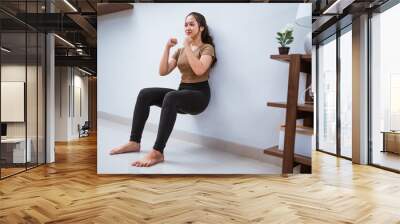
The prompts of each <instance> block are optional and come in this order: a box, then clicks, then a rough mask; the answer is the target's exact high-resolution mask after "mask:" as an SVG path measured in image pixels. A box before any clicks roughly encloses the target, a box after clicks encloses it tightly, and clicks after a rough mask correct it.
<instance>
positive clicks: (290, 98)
mask: <svg viewBox="0 0 400 224" xmlns="http://www.w3.org/2000/svg"><path fill="white" fill-rule="evenodd" d="M271 59H274V60H278V61H281V62H286V63H289V80H288V93H287V101H286V102H268V103H267V106H270V107H277V108H285V109H286V119H285V140H284V148H283V150H280V149H278V146H274V147H271V148H267V149H265V150H264V153H265V154H267V155H272V156H277V157H281V158H283V163H282V173H283V174H288V173H293V167H294V166H295V165H297V164H300V165H301V168H300V171H301V172H302V173H311V158H310V157H306V156H302V155H297V154H295V153H294V146H295V137H296V121H297V119H304V123H303V125H304V126H306V127H313V116H314V105H313V104H298V102H297V99H298V96H299V79H300V72H303V73H306V76H307V77H306V86H309V85H310V84H311V55H304V54H290V55H271ZM305 100H306V101H307V102H309V101H312V99H311V98H310V96H308V94H306V95H305ZM310 150H311V149H310Z"/></svg>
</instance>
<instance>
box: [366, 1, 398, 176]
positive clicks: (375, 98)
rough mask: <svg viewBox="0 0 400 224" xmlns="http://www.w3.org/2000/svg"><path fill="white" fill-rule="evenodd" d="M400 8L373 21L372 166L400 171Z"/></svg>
mask: <svg viewBox="0 0 400 224" xmlns="http://www.w3.org/2000/svg"><path fill="white" fill-rule="evenodd" d="M398 21H400V5H396V6H394V7H393V8H391V9H389V10H387V11H385V12H383V13H381V14H377V15H375V16H374V17H373V18H372V21H371V22H372V31H373V32H372V35H373V36H372V38H371V39H372V77H371V91H372V92H371V109H372V111H371V121H372V125H371V133H372V136H371V137H372V163H373V164H377V165H380V166H384V167H388V168H392V169H396V170H400V105H399V96H400V63H399V62H398V52H400V43H399V41H398V40H397V36H398V30H396V29H393V27H398Z"/></svg>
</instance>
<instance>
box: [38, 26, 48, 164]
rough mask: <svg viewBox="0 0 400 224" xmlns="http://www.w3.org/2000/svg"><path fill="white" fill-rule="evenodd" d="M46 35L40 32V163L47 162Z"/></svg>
mask: <svg viewBox="0 0 400 224" xmlns="http://www.w3.org/2000/svg"><path fill="white" fill-rule="evenodd" d="M45 44H46V37H45V35H44V34H42V33H39V46H38V59H39V63H38V78H37V80H38V163H39V164H43V163H45V153H46V151H45V87H46V84H45V81H46V79H45V77H46V76H45V60H46V51H45Z"/></svg>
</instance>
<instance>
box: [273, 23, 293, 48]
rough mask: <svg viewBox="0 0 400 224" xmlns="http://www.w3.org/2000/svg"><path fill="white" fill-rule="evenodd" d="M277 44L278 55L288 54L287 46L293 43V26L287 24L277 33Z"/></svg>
mask: <svg viewBox="0 0 400 224" xmlns="http://www.w3.org/2000/svg"><path fill="white" fill-rule="evenodd" d="M276 39H277V40H278V43H279V44H280V45H281V46H280V47H279V48H278V50H279V54H281V55H282V54H289V49H290V48H289V47H288V45H289V44H291V43H292V42H293V39H294V38H293V26H292V25H291V24H288V25H287V26H286V27H285V29H283V30H282V31H281V32H277V37H276Z"/></svg>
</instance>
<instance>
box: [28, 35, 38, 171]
mask: <svg viewBox="0 0 400 224" xmlns="http://www.w3.org/2000/svg"><path fill="white" fill-rule="evenodd" d="M27 38H28V42H27V43H28V63H27V65H28V66H27V81H26V88H27V95H26V97H27V98H26V105H27V107H26V111H27V123H26V124H27V131H28V132H27V144H28V147H27V149H28V151H29V150H30V157H31V158H30V161H29V162H28V164H27V166H28V168H30V167H34V166H36V165H37V158H38V152H37V151H38V148H37V132H38V130H37V129H38V126H37V109H38V108H37V103H38V102H37V94H38V92H37V90H38V89H37V74H38V66H37V64H38V56H37V54H38V49H37V46H38V35H37V33H36V32H32V33H27Z"/></svg>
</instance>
